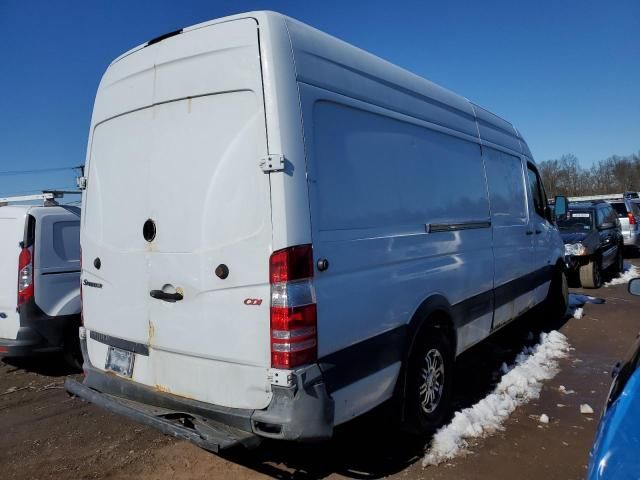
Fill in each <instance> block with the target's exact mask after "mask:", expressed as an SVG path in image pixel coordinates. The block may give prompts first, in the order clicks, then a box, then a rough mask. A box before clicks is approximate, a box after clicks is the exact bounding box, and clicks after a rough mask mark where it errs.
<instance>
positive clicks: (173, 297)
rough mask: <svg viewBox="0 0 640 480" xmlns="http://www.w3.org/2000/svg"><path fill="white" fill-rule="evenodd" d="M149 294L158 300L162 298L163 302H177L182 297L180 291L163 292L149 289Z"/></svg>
mask: <svg viewBox="0 0 640 480" xmlns="http://www.w3.org/2000/svg"><path fill="white" fill-rule="evenodd" d="M149 295H151V296H152V297H153V298H156V299H158V300H163V301H165V302H172V303H173V302H179V301H180V300H182V299H183V298H184V296H183V295H182V294H181V293H178V292H176V293H167V292H163V291H162V290H151V291H150V292H149Z"/></svg>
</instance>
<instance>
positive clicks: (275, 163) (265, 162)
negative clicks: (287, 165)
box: [260, 154, 284, 173]
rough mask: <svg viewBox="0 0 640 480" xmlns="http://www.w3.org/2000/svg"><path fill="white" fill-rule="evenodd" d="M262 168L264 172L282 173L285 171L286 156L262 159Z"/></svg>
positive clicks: (274, 155) (277, 155) (270, 156)
mask: <svg viewBox="0 0 640 480" xmlns="http://www.w3.org/2000/svg"><path fill="white" fill-rule="evenodd" d="M260 168H261V169H262V171H263V172H265V173H269V172H281V171H282V170H284V155H280V154H273V155H267V156H266V157H265V158H261V159H260Z"/></svg>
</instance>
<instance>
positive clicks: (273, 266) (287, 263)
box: [269, 245, 313, 284]
mask: <svg viewBox="0 0 640 480" xmlns="http://www.w3.org/2000/svg"><path fill="white" fill-rule="evenodd" d="M269 277H270V281H271V283H272V284H273V283H277V282H290V281H291V280H300V279H301V278H311V277H313V251H312V249H311V245H299V246H297V247H291V248H285V249H284V250H278V251H277V252H273V254H272V255H271V259H270V260H269Z"/></svg>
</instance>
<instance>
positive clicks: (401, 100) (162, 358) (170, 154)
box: [67, 12, 567, 450]
mask: <svg viewBox="0 0 640 480" xmlns="http://www.w3.org/2000/svg"><path fill="white" fill-rule="evenodd" d="M86 167H87V177H86V191H85V192H84V196H83V207H84V208H83V213H82V228H81V244H82V254H83V272H82V286H83V295H84V297H83V299H84V300H83V301H84V303H83V314H84V328H82V329H81V342H82V345H83V348H84V352H83V353H84V359H85V364H84V370H85V378H84V382H83V384H80V383H78V382H75V381H68V382H67V389H68V390H69V391H70V392H71V393H73V394H76V395H78V396H80V397H83V398H85V399H87V400H89V401H92V402H95V403H96V404H99V405H102V406H104V407H106V408H108V409H111V410H113V411H116V412H119V413H122V414H124V415H128V416H130V417H132V418H135V419H137V420H139V421H142V422H145V423H147V424H151V425H154V426H156V427H158V428H160V429H161V430H163V431H165V432H168V433H171V434H174V435H177V436H182V437H185V438H189V439H191V440H193V441H194V442H196V443H198V444H200V445H202V446H204V447H205V448H208V449H211V450H217V449H221V448H225V447H228V446H230V445H235V444H238V443H241V444H249V443H252V442H254V441H255V440H256V439H257V438H259V437H271V438H279V439H289V440H316V439H326V438H329V437H330V436H331V435H332V432H333V429H334V427H335V426H336V425H339V424H341V423H343V422H346V421H347V420H349V419H352V418H354V417H357V416H359V415H361V414H363V413H364V412H366V411H368V410H370V409H372V408H373V407H375V406H377V405H380V404H381V403H382V402H385V401H386V400H389V399H390V398H392V397H394V396H395V398H397V399H399V400H401V402H399V403H400V404H401V405H402V418H403V419H404V420H405V423H406V424H408V425H412V426H414V427H416V428H417V429H418V430H428V429H430V428H432V427H433V426H435V425H437V424H438V423H440V422H442V421H443V419H444V418H445V416H446V413H447V409H448V407H449V405H450V395H451V386H452V379H453V376H452V375H453V362H454V360H455V358H456V356H457V355H458V354H460V353H461V352H463V351H464V350H466V349H468V348H469V347H470V346H472V345H473V344H475V343H477V342H479V341H481V340H482V339H484V338H485V337H487V336H488V335H489V334H490V333H491V332H493V331H495V330H496V329H498V328H500V327H502V326H503V325H505V324H506V323H507V322H509V321H511V320H512V319H514V318H515V317H517V316H518V315H520V314H521V313H523V312H524V311H526V310H528V309H530V308H532V307H534V306H535V305H537V304H540V303H542V302H544V301H545V300H546V299H547V300H550V303H552V304H553V305H555V306H556V307H557V308H558V309H559V311H564V306H565V304H566V295H567V292H566V281H565V279H564V273H563V268H564V262H563V251H564V250H563V249H564V247H563V243H562V240H561V239H560V236H559V235H558V232H557V229H556V227H555V226H554V224H553V221H552V214H553V212H551V210H550V209H549V207H547V204H546V196H545V193H544V189H543V186H542V184H541V182H540V177H539V175H538V172H537V170H536V167H535V164H534V163H533V160H532V159H531V154H530V152H529V149H528V147H527V144H526V143H525V141H524V140H523V139H522V137H521V136H520V134H519V133H518V131H517V130H516V129H515V128H514V127H513V126H512V125H511V124H510V123H508V122H506V121H505V120H502V119H501V118H499V117H497V116H495V115H493V114H491V113H489V112H488V111H486V110H484V109H483V108H480V107H478V106H476V105H474V104H472V103H470V102H469V101H468V100H466V99H464V98H462V97H460V96H458V95H456V94H454V93H452V92H450V91H448V90H445V89H443V88H441V87H439V86H437V85H435V84H433V83H431V82H429V81H427V80H424V79H422V78H420V77H418V76H416V75H413V74H411V73H409V72H407V71H405V70H403V69H401V68H399V67H396V66H394V65H392V64H390V63H388V62H386V61H384V60H381V59H379V58H377V57H375V56H373V55H371V54H369V53H367V52H364V51H362V50H360V49H358V48H356V47H353V46H351V45H349V44H347V43H345V42H342V41H340V40H337V39H336V38H333V37H331V36H329V35H326V34H324V33H322V32H319V31H318V30H315V29H313V28H311V27H309V26H307V25H304V24H302V23H300V22H298V21H295V20H292V19H290V18H287V17H284V16H282V15H279V14H276V13H271V12H257V13H247V14H243V15H237V16H232V17H227V18H223V19H220V20H215V21H211V22H207V23H204V24H200V25H196V26H193V27H190V28H185V29H184V30H180V31H178V32H173V33H171V34H168V35H165V36H163V37H160V38H159V39H155V40H152V41H150V42H149V43H147V44H145V45H141V46H139V47H137V48H135V49H133V50H131V51H129V52H127V53H126V54H124V55H123V56H121V57H120V58H118V59H116V60H115V61H114V62H113V63H112V64H111V65H110V66H109V68H108V69H107V71H106V73H105V75H104V77H103V78H102V81H101V83H100V87H99V89H98V93H97V97H96V101H95V106H94V111H93V118H92V121H91V129H90V138H89V150H88V155H87V161H86ZM559 200H560V199H559ZM557 203H558V204H561V203H562V202H561V201H558V202H557Z"/></svg>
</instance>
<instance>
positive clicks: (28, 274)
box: [18, 248, 34, 307]
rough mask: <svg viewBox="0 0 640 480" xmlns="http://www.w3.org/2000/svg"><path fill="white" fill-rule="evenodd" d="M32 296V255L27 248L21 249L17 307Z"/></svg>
mask: <svg viewBox="0 0 640 480" xmlns="http://www.w3.org/2000/svg"><path fill="white" fill-rule="evenodd" d="M33 294H34V288H33V255H32V253H31V251H30V250H29V248H23V249H22V250H20V256H19V257H18V307H20V306H21V305H24V304H25V303H26V302H27V301H29V300H30V299H31V298H32V297H33Z"/></svg>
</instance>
